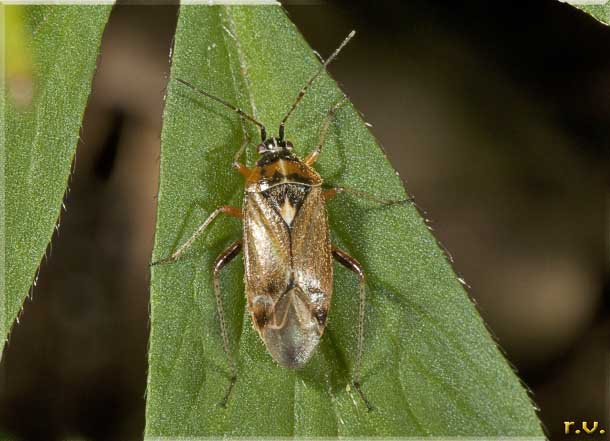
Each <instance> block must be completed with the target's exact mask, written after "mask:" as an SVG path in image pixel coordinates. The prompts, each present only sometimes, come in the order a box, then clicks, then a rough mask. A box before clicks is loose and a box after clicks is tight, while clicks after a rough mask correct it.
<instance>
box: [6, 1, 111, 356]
mask: <svg viewBox="0 0 610 441" xmlns="http://www.w3.org/2000/svg"><path fill="white" fill-rule="evenodd" d="M3 8H4V12H5V14H6V35H7V45H6V47H7V53H6V64H7V71H6V75H7V76H6V79H5V81H6V87H5V88H4V89H3V92H2V111H3V112H2V114H3V117H2V127H1V129H2V133H3V134H4V139H3V141H4V142H3V149H2V150H1V155H2V157H1V158H0V170H1V171H0V173H2V175H1V176H0V182H2V185H3V188H2V192H0V194H1V195H2V197H3V199H2V200H0V210H2V212H1V213H0V222H2V223H4V225H0V227H2V228H1V231H2V233H0V234H2V236H1V237H0V248H1V249H0V268H2V271H4V269H5V268H6V273H3V274H0V283H2V284H4V283H6V285H5V286H0V311H2V314H3V317H2V319H1V320H0V323H1V324H0V326H1V327H2V329H0V338H1V339H2V342H3V344H4V341H5V339H6V337H7V336H8V332H9V330H10V326H11V324H12V323H13V320H15V318H16V317H17V316H18V314H19V311H20V310H21V307H22V304H23V301H24V299H25V297H26V296H27V294H28V291H29V289H30V286H31V285H32V283H33V282H34V281H35V275H36V272H37V269H38V266H39V265H40V261H41V258H42V257H43V254H44V253H45V250H46V248H47V245H48V243H49V240H50V239H51V236H52V233H53V229H54V227H55V226H56V223H57V221H58V216H59V214H60V209H61V204H62V199H63V197H64V192H65V191H66V187H67V183H68V177H69V174H70V167H71V163H72V158H73V156H74V152H75V150H76V145H77V142H78V135H79V130H80V125H81V121H82V116H83V112H84V109H85V104H86V102H87V97H88V96H89V91H90V89H91V78H92V76H93V71H94V69H95V63H96V60H97V54H98V50H99V46H100V41H101V35H102V31H103V29H104V25H105V24H106V21H107V20H108V14H109V13H110V6H74V5H71V6H56V5H54V6H6V7H4V6H3ZM4 146H6V150H4ZM4 259H6V261H4ZM5 281H6V282H5Z"/></svg>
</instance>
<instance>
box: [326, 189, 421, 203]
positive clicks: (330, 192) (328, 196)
mask: <svg viewBox="0 0 610 441" xmlns="http://www.w3.org/2000/svg"><path fill="white" fill-rule="evenodd" d="M339 193H350V194H353V195H354V196H357V197H359V198H362V199H366V200H367V201H371V202H374V203H376V204H380V205H401V204H410V203H412V202H413V199H410V198H409V199H382V198H380V197H377V196H375V195H372V194H370V193H365V192H363V191H360V190H354V189H353V188H349V187H333V188H331V189H328V190H324V191H323V192H322V196H324V198H325V199H326V200H328V199H332V198H334V197H335V196H337V195H338V194H339Z"/></svg>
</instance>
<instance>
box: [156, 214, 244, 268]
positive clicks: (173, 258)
mask: <svg viewBox="0 0 610 441" xmlns="http://www.w3.org/2000/svg"><path fill="white" fill-rule="evenodd" d="M220 213H224V214H228V215H229V216H233V217H238V218H241V217H242V214H241V210H240V209H239V208H236V207H231V206H230V205H223V206H222V207H218V208H217V209H216V210H214V211H213V212H212V214H210V215H209V216H208V218H207V219H206V220H205V222H204V223H202V224H201V225H199V228H197V231H195V233H194V234H193V235H192V236H191V238H190V239H189V240H187V241H186V242H184V243H183V244H182V245H181V246H180V247H179V248H178V249H177V250H176V251H174V252H173V253H172V255H171V256H169V257H166V258H165V259H161V260H157V261H155V262H153V263H151V266H154V265H163V264H166V263H172V262H175V261H176V260H178V259H179V258H180V256H181V255H182V253H184V252H185V251H186V250H187V249H188V248H190V246H191V245H192V244H193V242H195V240H196V239H197V238H198V237H199V236H200V235H201V233H203V232H204V231H205V229H206V228H207V227H208V226H209V225H210V224H211V223H212V221H213V220H214V219H216V217H217V216H218V215H219V214H220Z"/></svg>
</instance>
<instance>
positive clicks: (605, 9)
mask: <svg viewBox="0 0 610 441" xmlns="http://www.w3.org/2000/svg"><path fill="white" fill-rule="evenodd" d="M568 3H569V2H568ZM591 3H593V2H591ZM573 6H574V7H575V8H578V9H581V10H583V11H585V12H586V13H587V14H589V15H591V16H592V17H595V19H597V20H598V21H600V22H602V23H604V24H605V25H609V24H610V1H607V2H606V3H603V4H589V5H585V4H574V5H573Z"/></svg>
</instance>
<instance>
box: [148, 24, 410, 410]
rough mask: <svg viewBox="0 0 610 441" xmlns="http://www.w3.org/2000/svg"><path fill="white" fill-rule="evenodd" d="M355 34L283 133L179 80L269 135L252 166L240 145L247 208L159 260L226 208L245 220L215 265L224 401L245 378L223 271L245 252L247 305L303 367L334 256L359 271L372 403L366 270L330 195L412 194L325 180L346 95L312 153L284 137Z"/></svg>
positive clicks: (327, 293) (271, 340) (317, 332)
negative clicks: (326, 151)
mask: <svg viewBox="0 0 610 441" xmlns="http://www.w3.org/2000/svg"><path fill="white" fill-rule="evenodd" d="M354 34H355V32H354V31H352V32H351V33H350V34H349V35H348V36H347V38H346V39H345V40H344V41H343V42H342V43H341V45H340V46H339V47H338V48H337V49H336V50H335V51H334V52H333V54H332V55H331V56H330V57H329V58H328V59H327V60H326V61H325V62H324V63H323V64H322V65H321V67H320V68H319V69H318V71H317V72H316V73H315V74H314V75H313V76H312V77H311V78H310V79H309V81H308V82H307V83H306V84H305V85H304V86H303V88H302V89H301V90H300V91H299V93H298V95H297V97H296V99H295V100H294V102H293V103H292V106H291V107H290V109H289V110H288V112H287V113H286V115H285V116H284V118H283V119H282V121H281V123H280V126H279V133H278V136H277V137H267V131H266V129H265V126H264V125H263V124H262V123H260V122H259V121H257V120H256V119H255V118H254V117H253V116H251V115H248V114H247V113H245V112H244V111H242V110H241V109H239V108H238V107H236V106H234V105H233V104H230V103H228V102H227V101H225V100H223V99H221V98H218V97H216V96H214V95H211V94H210V93H208V92H206V91H204V90H201V89H199V88H197V87H195V86H194V85H192V84H191V83H189V82H187V81H184V80H180V79H178V81H179V82H180V83H181V84H184V85H186V86H188V87H189V88H191V89H192V90H194V91H196V92H197V93H199V94H201V95H204V96H206V97H208V98H210V99H212V100H214V101H216V102H218V103H220V104H222V105H223V106H225V107H227V108H229V109H231V110H232V111H234V112H236V113H237V114H239V115H240V116H241V117H242V118H243V119H244V120H247V121H249V122H251V123H253V124H255V125H256V126H257V127H258V128H259V130H260V136H261V143H260V144H258V145H257V151H258V154H259V159H258V161H257V162H256V165H255V166H254V167H247V166H246V165H245V164H243V163H242V162H240V158H241V156H242V154H243V153H244V150H245V148H246V146H247V143H244V145H242V147H241V148H240V149H239V151H238V152H237V154H236V155H235V159H234V162H233V167H234V168H235V169H236V170H237V171H238V172H239V173H240V174H242V175H243V176H244V178H245V180H246V182H245V189H244V199H243V207H242V208H241V209H239V208H237V207H232V206H222V207H220V208H217V209H216V210H215V211H214V212H212V214H210V215H209V216H208V218H207V219H206V220H205V222H203V223H202V224H201V225H200V226H199V228H198V229H197V230H196V231H195V233H194V234H193V235H192V236H191V237H190V239H188V240H187V241H186V242H185V243H184V244H182V245H181V246H180V247H179V248H178V249H177V250H176V251H174V252H173V253H172V254H171V256H169V257H167V258H165V259H162V260H159V261H157V262H154V263H153V265H157V264H164V263H170V262H174V261H176V260H177V259H178V258H179V257H180V256H181V255H182V254H183V253H184V252H185V251H186V250H187V249H188V248H189V247H190V246H191V245H192V244H193V242H194V241H195V240H196V239H197V238H198V237H199V236H200V235H201V234H202V233H203V232H204V231H205V230H206V229H207V227H208V226H209V225H210V224H211V223H212V221H213V220H214V219H216V217H217V216H218V215H219V214H221V213H224V214H227V215H229V216H233V217H236V218H240V219H242V220H243V238H242V239H241V240H236V241H235V242H233V243H232V244H231V245H229V247H228V248H227V249H226V250H225V251H224V252H223V253H222V254H221V255H220V256H219V257H218V258H217V259H216V261H215V263H214V269H213V273H214V294H215V297H216V306H217V310H218V316H219V321H220V328H221V333H222V340H223V347H224V351H225V353H226V356H227V359H228V363H229V367H230V369H231V380H230V384H229V386H228V389H227V392H226V394H225V396H224V398H223V400H222V402H221V405H222V406H225V405H226V404H227V402H228V399H229V396H230V394H231V391H232V389H233V387H234V385H235V383H236V381H237V368H236V365H235V362H234V359H233V356H232V352H231V349H230V345H229V338H228V333H227V326H226V322H225V316H224V308H223V302H222V297H221V292H220V283H219V273H220V271H221V270H222V269H223V268H224V267H225V266H226V265H227V264H228V263H229V262H230V261H231V260H233V259H234V258H235V257H236V256H237V255H238V254H239V253H240V252H241V251H243V253H244V264H245V265H244V267H245V277H244V279H245V290H246V298H247V307H248V310H249V312H250V315H251V317H252V322H253V325H254V328H255V329H256V330H257V332H258V334H259V335H260V337H261V339H262V340H263V342H264V344H265V346H266V347H267V350H268V351H269V353H270V354H271V356H272V357H273V359H274V360H275V361H276V362H277V363H279V364H280V365H281V366H283V367H286V368H301V367H303V366H304V365H305V364H306V363H307V361H308V360H309V359H310V358H311V356H312V354H313V353H314V351H315V349H316V347H317V346H318V343H319V342H320V338H321V337H322V334H323V333H324V329H325V328H326V323H327V317H328V312H329V308H330V301H331V296H332V291H333V265H332V264H333V258H334V259H336V260H337V261H338V262H339V263H341V264H342V265H343V266H345V267H347V268H348V269H349V270H351V271H353V272H354V273H355V274H356V275H357V276H358V279H359V287H360V289H359V315H358V317H359V319H358V345H357V353H356V358H355V362H354V369H353V385H354V388H355V390H356V391H357V392H358V394H359V395H360V397H361V398H362V400H363V402H364V403H365V405H366V407H367V409H368V410H371V409H372V406H371V404H370V403H369V401H368V400H367V398H366V396H365V395H364V393H363V391H362V388H361V384H360V366H361V361H362V353H363V340H364V314H365V299H366V291H365V276H364V270H363V268H362V266H361V265H360V263H358V262H357V261H356V260H355V259H354V258H352V257H351V256H349V255H348V254H347V253H345V252H344V251H341V250H340V249H338V248H335V247H333V246H332V244H331V240H330V232H329V226H328V219H327V212H326V201H327V200H328V199H330V198H332V197H333V196H335V195H337V194H338V193H342V192H350V193H352V194H355V195H356V196H359V197H364V198H366V199H369V200H372V201H375V202H378V203H381V204H385V205H390V204H395V203H400V202H406V201H385V200H381V199H379V198H376V197H374V196H371V195H368V194H366V193H362V192H359V191H354V190H351V189H347V188H344V187H334V188H329V189H326V188H323V187H322V183H323V180H322V178H321V177H320V175H319V174H318V173H317V172H316V171H315V170H314V168H313V165H314V163H315V162H316V160H317V159H318V157H319V155H320V153H321V151H322V148H323V146H324V140H325V137H326V133H327V131H328V128H329V126H330V123H331V120H332V118H333V116H334V114H335V113H336V112H337V110H338V109H339V108H340V106H341V105H342V103H343V100H344V98H345V97H343V98H342V99H341V100H339V101H338V102H337V103H336V104H335V105H334V106H332V107H331V109H330V110H329V111H328V113H327V116H326V118H325V119H324V121H323V124H322V128H321V130H320V136H319V141H318V145H317V146H316V147H315V148H314V149H313V150H312V151H311V152H310V153H309V154H308V155H307V156H306V157H305V159H303V160H301V159H299V158H298V157H297V156H296V155H295V154H294V153H293V151H292V150H293V145H292V143H291V142H289V141H287V140H286V139H285V138H284V131H285V126H286V122H287V121H288V119H289V118H290V116H291V115H292V113H293V112H294V110H295V109H296V108H297V106H298V104H299V103H300V102H301V100H302V98H303V97H304V96H305V93H306V92H307V90H308V88H309V87H310V86H311V85H312V84H313V82H314V81H315V80H316V78H318V76H319V75H320V74H321V73H322V72H324V71H325V69H326V67H327V66H328V65H329V64H330V62H331V61H332V60H333V59H335V58H336V56H337V55H338V54H339V52H340V51H341V49H343V47H344V46H345V45H346V44H347V43H348V42H349V40H350V39H351V38H352V37H353V36H354Z"/></svg>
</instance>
